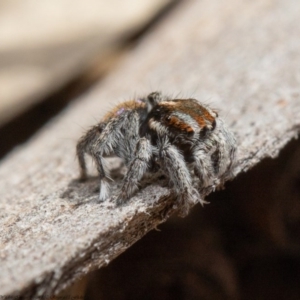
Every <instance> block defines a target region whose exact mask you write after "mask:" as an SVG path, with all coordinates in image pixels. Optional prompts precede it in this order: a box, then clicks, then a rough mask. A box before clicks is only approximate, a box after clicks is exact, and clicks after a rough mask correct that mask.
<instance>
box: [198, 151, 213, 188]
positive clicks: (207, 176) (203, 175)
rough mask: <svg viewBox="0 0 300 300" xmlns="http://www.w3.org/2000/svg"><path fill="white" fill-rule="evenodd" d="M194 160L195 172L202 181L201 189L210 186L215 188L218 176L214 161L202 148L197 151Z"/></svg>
mask: <svg viewBox="0 0 300 300" xmlns="http://www.w3.org/2000/svg"><path fill="white" fill-rule="evenodd" d="M194 160H195V166H194V172H195V175H196V176H197V177H198V178H199V179H200V185H201V188H206V187H208V186H213V188H214V184H215V180H216V176H215V171H214V167H213V162H212V159H211V157H210V156H208V155H207V151H206V150H204V149H202V148H198V149H195V150H194Z"/></svg>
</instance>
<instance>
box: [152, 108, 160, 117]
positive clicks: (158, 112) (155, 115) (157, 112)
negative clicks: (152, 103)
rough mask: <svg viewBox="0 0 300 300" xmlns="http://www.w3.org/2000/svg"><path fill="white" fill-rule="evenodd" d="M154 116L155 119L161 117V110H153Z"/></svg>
mask: <svg viewBox="0 0 300 300" xmlns="http://www.w3.org/2000/svg"><path fill="white" fill-rule="evenodd" d="M152 113H153V116H154V117H159V116H160V109H159V108H156V109H155V110H153V112H152Z"/></svg>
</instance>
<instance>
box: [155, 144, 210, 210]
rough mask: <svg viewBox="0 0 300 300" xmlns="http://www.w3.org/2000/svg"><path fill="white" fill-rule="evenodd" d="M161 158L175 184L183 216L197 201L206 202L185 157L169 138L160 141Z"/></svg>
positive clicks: (165, 169) (174, 187) (174, 188)
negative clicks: (195, 185) (193, 182)
mask: <svg viewBox="0 0 300 300" xmlns="http://www.w3.org/2000/svg"><path fill="white" fill-rule="evenodd" d="M159 160H160V163H161V165H162V167H163V169H164V171H165V172H166V173H167V174H168V176H169V178H170V181H171V183H172V184H173V190H174V191H175V193H176V195H177V197H178V200H179V203H180V205H182V208H181V209H180V212H179V213H180V215H181V216H186V215H187V214H188V212H189V209H190V207H191V206H192V205H194V204H196V203H197V202H200V203H201V204H202V205H203V204H204V203H206V202H205V201H204V200H203V199H201V198H200V195H199V193H198V191H197V190H196V189H195V188H194V187H193V184H192V178H191V175H190V171H189V169H188V167H187V165H186V162H185V161H184V157H183V156H182V154H181V153H180V152H179V150H178V149H177V148H176V147H175V146H174V145H171V144H170V143H169V141H168V139H163V140H162V141H160V142H159Z"/></svg>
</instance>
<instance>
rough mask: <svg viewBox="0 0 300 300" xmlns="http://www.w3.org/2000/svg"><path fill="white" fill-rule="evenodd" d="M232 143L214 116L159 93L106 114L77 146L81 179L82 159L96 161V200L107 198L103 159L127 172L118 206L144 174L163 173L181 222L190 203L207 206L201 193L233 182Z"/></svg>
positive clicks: (84, 170)
mask: <svg viewBox="0 0 300 300" xmlns="http://www.w3.org/2000/svg"><path fill="white" fill-rule="evenodd" d="M235 153H236V140H235V137H234V135H233V134H232V133H231V132H230V131H229V130H228V129H227V127H226V126H225V124H224V123H223V121H222V120H221V119H220V118H219V117H218V114H217V112H216V111H215V110H212V109H210V108H209V107H208V106H205V105H203V104H200V103H199V102H198V101H197V100H195V99H171V98H168V97H166V96H163V95H162V94H161V93H160V92H153V93H151V94H149V95H148V96H146V97H144V98H139V99H135V100H130V101H125V102H123V103H120V104H119V105H117V106H116V107H115V108H114V109H112V110H111V111H110V112H108V113H107V114H106V115H105V116H104V117H103V119H102V120H101V122H100V123H99V124H97V125H95V126H94V127H92V128H91V129H90V130H89V131H87V133H86V134H85V135H83V136H82V137H81V139H80V140H79V141H78V143H77V157H78V162H79V166H80V178H81V179H86V177H87V168H86V163H85V154H89V155H90V156H91V157H92V159H93V160H94V161H95V163H96V166H97V170H98V173H99V177H100V194H99V199H100V200H102V201H103V200H105V199H106V198H107V197H108V196H109V182H108V181H109V172H108V170H107V167H106V166H105V161H104V157H105V156H110V155H115V156H117V157H120V158H121V159H122V160H123V161H124V163H125V165H126V166H127V168H128V169H127V173H126V175H125V176H124V179H123V182H122V186H121V190H120V193H119V195H118V197H117V204H118V205H119V204H122V203H124V202H125V201H126V200H127V199H128V198H129V197H131V196H132V195H133V194H134V193H135V192H136V191H137V190H138V186H139V182H140V180H141V179H142V177H143V176H144V174H145V173H146V172H147V171H148V172H151V171H152V172H155V171H157V169H158V168H160V169H162V171H163V172H164V174H165V175H166V176H167V177H168V178H169V182H170V186H171V187H172V190H173V192H174V193H175V195H176V198H177V206H178V207H179V208H180V209H179V214H180V215H182V216H185V215H186V214H187V213H188V211H189V208H190V207H191V206H193V205H194V204H195V203H197V202H200V203H201V204H202V205H203V204H204V203H206V201H204V200H203V199H202V198H201V196H200V194H199V192H198V190H197V189H196V188H194V186H193V183H192V172H194V174H195V176H196V177H198V178H199V185H200V188H201V189H202V191H204V190H206V191H207V190H209V191H211V190H214V189H215V188H217V187H220V186H223V184H224V182H225V181H226V180H228V179H230V178H231V177H232V170H233V165H234V161H235V156H236V155H235Z"/></svg>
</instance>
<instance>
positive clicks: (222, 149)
mask: <svg viewBox="0 0 300 300" xmlns="http://www.w3.org/2000/svg"><path fill="white" fill-rule="evenodd" d="M220 125H221V126H219V131H218V132H217V138H216V139H217V141H218V152H219V162H218V163H219V170H218V176H219V177H220V181H221V182H220V184H221V186H222V185H223V184H224V182H225V181H227V180H229V179H231V178H232V177H233V175H232V170H233V167H234V164H235V159H236V147H237V146H236V140H235V137H234V135H233V134H232V133H231V132H230V131H229V130H228V129H227V128H226V127H225V125H223V123H220Z"/></svg>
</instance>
